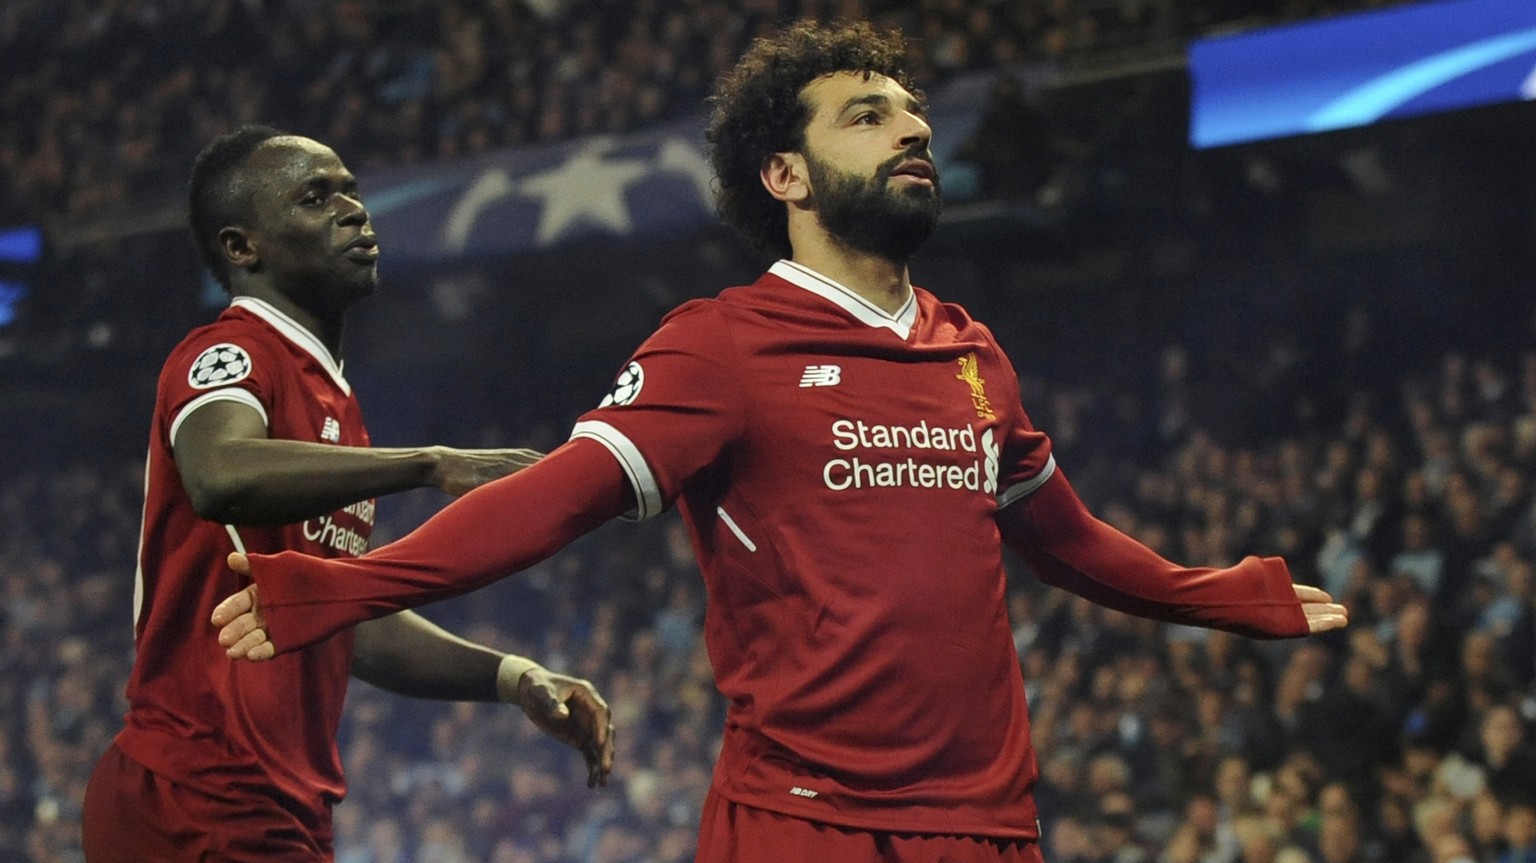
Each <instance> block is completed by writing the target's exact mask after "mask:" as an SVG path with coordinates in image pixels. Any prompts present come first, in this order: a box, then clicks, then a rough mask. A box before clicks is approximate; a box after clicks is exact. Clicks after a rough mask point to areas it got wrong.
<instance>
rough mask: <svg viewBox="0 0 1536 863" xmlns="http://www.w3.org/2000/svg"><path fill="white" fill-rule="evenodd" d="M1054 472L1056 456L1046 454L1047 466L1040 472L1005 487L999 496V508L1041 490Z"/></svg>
mask: <svg viewBox="0 0 1536 863" xmlns="http://www.w3.org/2000/svg"><path fill="white" fill-rule="evenodd" d="M1054 473H1056V456H1054V455H1050V456H1046V457H1045V466H1044V467H1042V468H1040V472H1039V473H1037V474H1035V475H1034V476H1032V477H1030V478H1029V479H1027V480H1024V481H1023V482H1019V483H1014V484H1013V485H1010V486H1008V487H1007V488H1005V489H1003V491H1002V493H1001V494H999V495H998V496H997V508H998V509H1003V508H1005V507H1007V506H1008V505H1009V504H1012V503H1016V502H1018V501H1021V500H1023V499H1024V498H1026V497H1029V496H1030V495H1032V494H1034V493H1035V492H1036V491H1038V490H1039V488H1040V486H1042V485H1045V483H1046V480H1049V479H1050V478H1051V475H1052V474H1054Z"/></svg>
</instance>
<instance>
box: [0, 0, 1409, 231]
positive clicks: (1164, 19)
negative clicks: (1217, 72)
mask: <svg viewBox="0 0 1536 863" xmlns="http://www.w3.org/2000/svg"><path fill="white" fill-rule="evenodd" d="M1392 2H1401V0H1181V2H1174V0H920V2H896V0H744V2H731V3H727V2H723V0H681V2H677V0H674V2H659V0H451V2H444V3H417V2H407V0H336V2H321V0H106V2H102V0H9V2H6V3H4V4H0V223H3V222H11V221H16V220H19V219H28V220H37V219H42V218H61V219H70V220H79V219H81V218H85V217H90V216H95V215H99V214H100V212H101V211H102V210H103V209H110V208H113V207H114V206H118V205H123V204H127V203H129V202H133V201H137V200H141V199H142V197H143V196H144V195H145V194H148V193H166V192H174V190H176V189H178V188H179V187H180V185H181V183H182V182H183V177H184V173H185V170H186V166H187V165H188V164H190V163H191V160H192V156H193V154H194V153H196V151H197V148H198V147H199V146H200V145H201V144H202V143H203V142H206V141H209V140H211V139H213V138H214V137H215V136H217V135H218V134H220V133H222V132H225V131H228V130H229V129H231V128H233V127H234V126H237V125H239V124H241V123H245V122H253V121H261V122H269V123H272V124H274V125H279V126H283V127H286V128H290V129H293V130H294V131H297V132H300V133H302V134H307V135H310V136H312V137H315V138H318V139H319V140H322V141H325V142H326V143H328V144H330V145H331V146H333V147H334V148H335V149H336V150H337V151H338V152H341V153H345V154H347V158H348V160H349V162H351V163H353V167H354V169H357V168H361V167H365V166H374V165H379V164H401V163H408V162H414V161H419V160H426V159H443V158H450V157H454V156H458V155H462V154H473V153H477V152H481V151H484V150H486V149H489V148H495V147H502V146H512V145H516V144H520V143H524V142H530V141H547V140H554V139H560V138H567V137H571V136H577V135H587V134H595V133H604V132H620V131H625V130H629V129H634V128H637V127H639V126H643V125H646V124H649V123H654V122H656V121H658V120H661V119H664V118H668V117H672V116H677V115H679V114H682V113H687V112H693V111H697V110H699V109H701V107H702V105H703V99H704V97H705V95H706V94H707V92H708V90H709V87H710V85H711V83H712V82H713V81H714V80H715V78H716V77H717V76H718V75H719V74H721V73H722V72H723V71H725V70H726V69H728V68H729V67H730V65H731V64H732V63H733V62H734V61H735V58H736V57H737V56H739V54H740V52H741V50H742V49H743V48H744V47H745V45H746V44H747V42H748V41H749V40H750V39H751V38H752V37H753V36H755V35H757V34H759V33H761V32H763V31H764V30H765V29H767V28H770V27H772V26H773V25H774V24H776V23H778V22H782V21H784V20H786V19H789V18H793V17H797V16H812V17H816V16H820V17H829V16H841V17H855V16H857V17H866V18H871V19H873V20H876V21H878V22H880V23H882V24H884V25H889V26H899V27H901V28H902V30H903V32H905V33H907V34H908V35H909V36H910V37H911V44H912V49H913V55H912V67H913V71H914V73H915V77H916V79H917V80H919V81H922V82H926V83H928V84H933V83H937V82H939V81H942V80H943V79H944V78H945V77H947V76H949V75H952V74H955V73H958V72H963V71H968V70H974V69H981V68H996V67H1000V66H1007V65H1010V64H1014V63H1019V62H1027V61H1045V62H1060V61H1065V60H1071V59H1073V58H1080V57H1083V56H1085V55H1092V54H1093V53H1095V52H1101V51H1109V50H1115V49H1121V48H1127V47H1130V46H1136V45H1145V44H1147V43H1148V42H1153V43H1158V42H1166V41H1167V40H1169V39H1177V38H1184V37H1188V36H1191V35H1194V34H1197V33H1200V32H1203V31H1205V30H1207V29H1209V28H1212V27H1217V26H1230V25H1234V24H1237V23H1241V22H1248V21H1274V20H1279V19H1288V18H1296V17H1302V16H1311V15H1317V14H1320V13H1322V12H1325V11H1337V10H1342V9H1354V8H1362V7H1370V6H1384V5H1389V4H1390V3H1392Z"/></svg>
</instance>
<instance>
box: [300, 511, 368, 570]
mask: <svg viewBox="0 0 1536 863" xmlns="http://www.w3.org/2000/svg"><path fill="white" fill-rule="evenodd" d="M341 512H342V513H345V514H347V515H350V516H352V517H353V518H356V519H357V520H358V521H360V522H362V523H363V524H364V525H367V529H366V530H358V529H357V528H351V527H346V526H343V525H340V524H337V522H336V517H335V516H336V514H335V513H332V514H331V515H322V516H320V517H319V518H312V519H310V520H309V521H306V522H304V538H305V539H307V540H309V541H310V542H317V543H319V544H321V545H324V546H329V547H330V548H333V549H335V550H337V551H339V552H341V553H342V554H348V555H351V556H353V557H359V556H361V555H363V554H365V553H367V551H368V535H369V534H370V533H372V532H373V519H374V516H375V514H376V512H377V507H376V505H375V504H374V501H373V500H371V499H370V500H360V501H358V502H357V503H354V504H352V505H351V506H349V507H347V508H346V509H343V510H341Z"/></svg>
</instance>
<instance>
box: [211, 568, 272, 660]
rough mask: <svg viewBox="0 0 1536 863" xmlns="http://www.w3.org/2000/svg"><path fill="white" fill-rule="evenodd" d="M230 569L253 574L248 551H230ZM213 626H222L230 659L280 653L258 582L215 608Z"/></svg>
mask: <svg viewBox="0 0 1536 863" xmlns="http://www.w3.org/2000/svg"><path fill="white" fill-rule="evenodd" d="M229 568H230V569H233V570H234V571H235V572H238V573H240V574H241V575H250V574H251V561H250V559H249V558H247V557H246V556H245V555H244V554H241V553H240V552H238V551H233V552H230V554H229ZM213 625H214V626H217V627H220V629H219V646H220V647H223V648H224V652H225V653H227V654H229V658H230V659H248V660H250V661H251V662H263V661H265V660H268V659H271V658H272V657H274V656H276V655H277V648H276V647H273V646H272V641H271V639H270V638H268V636H267V627H266V623H265V621H264V619H263V618H262V615H261V605H260V603H259V602H258V601H257V597H256V585H255V584H251V585H249V586H248V587H246V588H245V589H244V590H242V591H240V592H239V593H237V594H234V595H233V596H228V597H225V599H224V601H223V602H221V603H219V604H218V606H217V607H216V608H214V610H213Z"/></svg>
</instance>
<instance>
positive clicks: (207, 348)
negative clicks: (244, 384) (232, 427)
mask: <svg viewBox="0 0 1536 863" xmlns="http://www.w3.org/2000/svg"><path fill="white" fill-rule="evenodd" d="M259 342H260V336H259V335H258V334H257V331H256V329H255V328H254V327H253V326H252V325H251V322H248V321H242V320H239V319H228V318H225V319H221V320H218V321H215V322H214V323H211V324H208V325H206V326H202V327H199V328H197V329H195V330H193V331H192V332H190V333H188V334H187V337H186V338H184V339H183V340H182V342H181V344H179V345H177V347H176V350H175V351H174V352H173V353H172V358H171V361H170V362H169V363H167V367H166V369H165V372H166V374H167V375H169V376H172V377H173V378H181V379H182V380H184V381H185V383H186V384H187V385H188V386H190V387H192V388H193V389H198V390H209V389H217V388H219V387H223V386H229V385H230V384H234V383H239V382H240V381H242V380H244V379H246V378H247V377H250V375H251V373H252V372H253V371H254V370H255V367H256V362H255V358H254V352H255V351H256V350H258V348H257V347H256V345H257V344H258V343H259Z"/></svg>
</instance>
